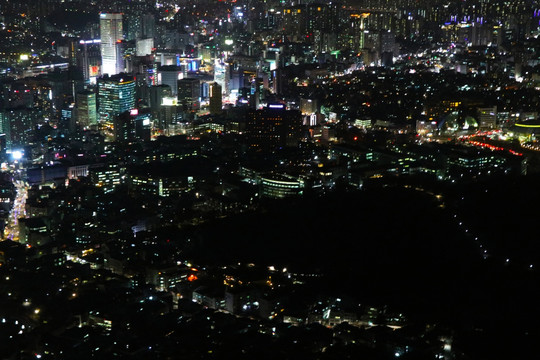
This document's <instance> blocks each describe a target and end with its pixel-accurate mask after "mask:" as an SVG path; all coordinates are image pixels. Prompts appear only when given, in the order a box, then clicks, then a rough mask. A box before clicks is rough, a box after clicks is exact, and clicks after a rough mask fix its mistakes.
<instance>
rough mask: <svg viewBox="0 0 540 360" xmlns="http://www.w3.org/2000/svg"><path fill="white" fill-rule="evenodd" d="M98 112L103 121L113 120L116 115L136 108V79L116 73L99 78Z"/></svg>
mask: <svg viewBox="0 0 540 360" xmlns="http://www.w3.org/2000/svg"><path fill="white" fill-rule="evenodd" d="M97 83H98V114H99V119H100V120H101V121H113V118H114V117H115V116H116V115H119V114H121V113H123V112H124V111H128V110H132V109H134V108H135V93H136V87H135V85H136V84H135V80H134V79H133V78H132V77H129V76H122V75H114V76H109V77H104V78H101V79H98V81H97Z"/></svg>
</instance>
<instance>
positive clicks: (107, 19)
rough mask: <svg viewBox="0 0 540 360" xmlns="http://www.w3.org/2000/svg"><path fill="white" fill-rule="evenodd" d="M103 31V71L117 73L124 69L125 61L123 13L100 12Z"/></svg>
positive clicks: (103, 72)
mask: <svg viewBox="0 0 540 360" xmlns="http://www.w3.org/2000/svg"><path fill="white" fill-rule="evenodd" d="M99 19H100V22H99V26H100V31H101V73H102V74H109V75H115V74H118V73H121V72H122V71H123V70H124V62H123V59H122V54H121V51H120V49H121V48H120V43H121V42H122V39H123V33H122V14H119V13H101V14H99Z"/></svg>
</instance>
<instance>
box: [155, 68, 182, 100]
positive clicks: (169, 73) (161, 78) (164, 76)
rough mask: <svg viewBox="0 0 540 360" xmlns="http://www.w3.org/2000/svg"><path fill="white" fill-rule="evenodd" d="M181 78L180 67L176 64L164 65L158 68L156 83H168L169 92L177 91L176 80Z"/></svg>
mask: <svg viewBox="0 0 540 360" xmlns="http://www.w3.org/2000/svg"><path fill="white" fill-rule="evenodd" d="M182 78H183V73H182V67H181V66H176V65H164V66H161V67H160V68H159V69H158V85H168V86H169V87H170V88H171V94H172V95H173V96H176V95H177V93H178V80H180V79H182Z"/></svg>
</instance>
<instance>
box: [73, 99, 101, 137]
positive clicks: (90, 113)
mask: <svg viewBox="0 0 540 360" xmlns="http://www.w3.org/2000/svg"><path fill="white" fill-rule="evenodd" d="M76 106H77V123H78V125H79V126H80V127H81V128H83V129H84V128H87V127H89V126H91V125H95V124H97V106H96V94H95V93H94V92H92V91H83V92H79V93H77V100H76Z"/></svg>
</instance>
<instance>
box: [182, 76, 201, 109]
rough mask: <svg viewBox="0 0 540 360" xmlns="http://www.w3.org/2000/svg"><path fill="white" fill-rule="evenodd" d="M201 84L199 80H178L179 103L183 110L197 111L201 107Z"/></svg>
mask: <svg viewBox="0 0 540 360" xmlns="http://www.w3.org/2000/svg"><path fill="white" fill-rule="evenodd" d="M200 97H201V82H200V81H199V79H181V80H178V103H179V104H181V105H182V107H183V110H196V109H198V108H199V105H200Z"/></svg>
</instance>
